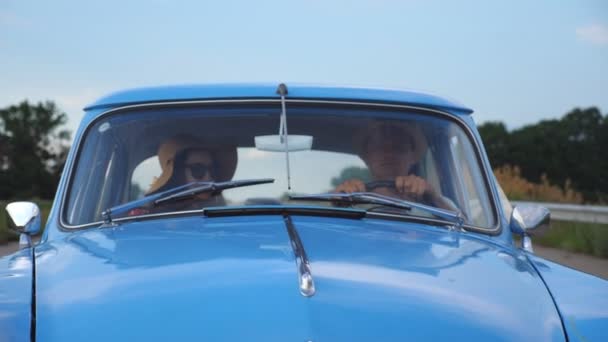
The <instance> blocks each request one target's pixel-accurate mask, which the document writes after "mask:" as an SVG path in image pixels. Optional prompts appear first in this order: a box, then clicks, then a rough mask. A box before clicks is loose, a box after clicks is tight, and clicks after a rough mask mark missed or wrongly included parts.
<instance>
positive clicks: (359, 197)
mask: <svg viewBox="0 0 608 342" xmlns="http://www.w3.org/2000/svg"><path fill="white" fill-rule="evenodd" d="M289 199H291V200H298V201H330V202H337V203H345V204H351V205H352V204H378V205H381V206H385V207H392V208H398V209H405V210H408V211H409V210H412V208H416V209H418V210H422V211H425V212H427V213H429V214H431V215H434V216H436V217H439V218H441V219H444V220H447V221H450V222H452V223H454V227H455V228H457V229H458V230H460V229H462V225H463V224H464V216H463V215H462V213H461V212H455V211H450V210H445V209H440V208H436V207H432V206H429V205H425V204H420V203H416V202H411V201H407V200H402V199H397V198H393V197H389V196H384V195H380V194H376V193H373V192H352V193H343V192H338V193H336V192H328V193H323V194H314V195H297V196H289Z"/></svg>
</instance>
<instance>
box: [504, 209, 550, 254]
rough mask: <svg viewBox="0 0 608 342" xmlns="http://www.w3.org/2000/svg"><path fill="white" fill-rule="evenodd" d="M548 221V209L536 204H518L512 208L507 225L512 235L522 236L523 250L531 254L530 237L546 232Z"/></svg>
mask: <svg viewBox="0 0 608 342" xmlns="http://www.w3.org/2000/svg"><path fill="white" fill-rule="evenodd" d="M550 221H551V212H550V211H549V209H547V208H545V207H543V206H540V205H536V204H518V205H517V206H515V208H513V212H512V213H511V221H510V223H509V225H510V228H511V231H512V232H513V233H515V234H518V235H521V236H522V247H523V249H524V250H527V251H529V252H533V249H532V241H531V240H530V236H534V235H541V234H543V233H544V232H546V231H547V230H548V229H549V224H550Z"/></svg>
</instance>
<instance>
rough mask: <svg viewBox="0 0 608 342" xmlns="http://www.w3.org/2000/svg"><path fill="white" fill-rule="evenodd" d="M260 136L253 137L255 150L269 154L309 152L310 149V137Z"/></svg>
mask: <svg viewBox="0 0 608 342" xmlns="http://www.w3.org/2000/svg"><path fill="white" fill-rule="evenodd" d="M286 137H287V139H285V136H281V135H278V134H277V135H260V136H256V137H255V148H257V149H258V150H260V151H269V152H284V151H285V150H287V151H288V152H296V151H309V150H310V149H311V148H312V136H310V135H288V136H286Z"/></svg>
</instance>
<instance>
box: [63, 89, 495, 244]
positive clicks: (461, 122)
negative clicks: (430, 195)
mask: <svg viewBox="0 0 608 342" xmlns="http://www.w3.org/2000/svg"><path fill="white" fill-rule="evenodd" d="M279 102H281V100H280V99H279V98H277V99H273V98H252V99H219V100H217V99H215V100H191V101H188V100H182V101H170V102H153V103H142V104H135V105H127V106H121V107H117V108H112V109H109V110H107V111H105V112H103V113H101V114H99V115H98V116H97V117H96V118H95V119H93V120H91V122H89V123H88V124H87V126H86V127H85V128H84V129H83V130H82V134H81V135H80V136H78V138H77V139H78V140H77V141H76V143H75V146H76V150H75V151H74V157H73V158H72V159H71V160H69V161H68V162H69V165H67V164H66V167H67V168H68V170H67V171H68V173H67V176H66V177H67V178H66V184H65V188H64V190H63V192H62V194H61V202H60V206H59V228H60V229H62V228H63V229H79V228H86V227H93V226H96V225H100V224H102V223H103V221H98V222H92V223H86V224H81V225H69V224H67V223H66V222H64V220H63V219H64V209H65V202H66V199H67V194H68V191H69V189H70V187H71V179H72V173H73V171H74V166H75V164H76V162H77V160H78V157H79V152H80V148H81V142H82V139H83V137H84V136H86V134H87V132H88V130H89V129H90V128H91V127H92V126H93V125H94V124H95V123H96V122H97V121H98V120H101V119H102V118H104V117H106V116H108V115H110V114H112V113H115V112H119V111H124V110H129V109H134V108H154V107H162V106H173V105H184V106H189V105H196V104H218V103H269V104H270V103H279ZM286 103H307V104H337V105H356V106H368V107H383V108H399V109H411V110H417V111H421V112H428V113H434V114H437V115H439V116H442V117H447V118H449V119H450V120H454V121H455V122H457V123H458V124H459V126H460V127H461V128H463V129H464V130H465V132H466V133H467V134H468V136H469V139H470V140H471V141H472V142H473V144H474V146H475V153H476V155H477V160H478V162H479V164H480V165H479V166H480V167H481V168H482V170H483V173H484V174H485V179H484V181H485V183H486V188H487V190H489V192H490V195H491V196H489V197H490V198H489V199H490V201H491V202H492V209H493V211H494V213H493V214H494V219H495V222H494V223H495V226H494V227H493V228H484V227H476V226H470V225H466V224H465V225H464V226H463V227H464V228H465V229H467V230H469V231H474V232H479V233H484V234H491V235H498V234H500V232H501V223H500V219H499V217H498V213H499V209H498V202H497V198H498V194H497V193H496V190H495V189H494V187H493V186H490V184H491V182H490V180H491V179H493V177H491V176H490V175H491V174H490V171H488V168H487V167H486V165H485V163H484V162H483V159H482V156H481V153H480V151H481V146H480V145H479V143H478V141H477V139H475V134H474V133H473V131H472V130H471V128H470V127H469V126H468V125H467V123H466V122H464V120H462V119H461V118H460V117H458V115H455V114H450V113H448V112H445V111H441V110H437V109H433V108H427V107H420V106H411V105H403V104H393V103H379V102H365V101H343V100H342V101H341V100H315V99H297V98H291V99H286ZM195 212H198V211H195ZM182 213H186V212H180V214H182ZM171 214H175V213H163V214H158V215H171ZM146 216H148V215H146ZM129 219H132V218H129Z"/></svg>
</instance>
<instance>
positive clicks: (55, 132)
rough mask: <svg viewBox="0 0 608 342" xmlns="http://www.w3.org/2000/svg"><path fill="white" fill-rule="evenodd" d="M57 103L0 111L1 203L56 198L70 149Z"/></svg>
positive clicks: (64, 115)
mask: <svg viewBox="0 0 608 342" xmlns="http://www.w3.org/2000/svg"><path fill="white" fill-rule="evenodd" d="M66 121H67V116H66V114H65V113H63V112H61V111H59V109H58V108H57V107H56V106H55V104H54V103H53V102H39V103H37V104H30V103H29V102H28V101H23V102H21V103H19V104H18V105H13V106H9V107H7V108H4V109H0V199H3V200H7V199H16V198H21V199H23V198H46V199H49V198H52V197H53V196H54V194H55V189H56V187H57V183H58V181H59V176H60V174H61V170H62V169H63V164H64V162H65V157H66V156H67V152H68V149H69V147H68V146H67V144H68V143H69V139H70V133H69V132H68V131H66V130H63V129H61V127H62V125H64V124H65V123H66Z"/></svg>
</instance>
